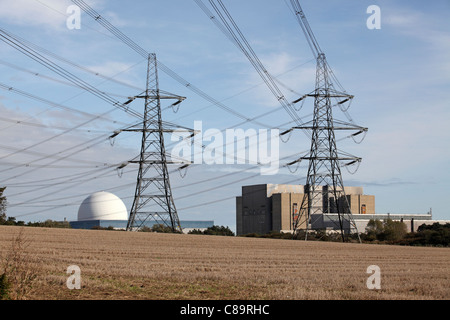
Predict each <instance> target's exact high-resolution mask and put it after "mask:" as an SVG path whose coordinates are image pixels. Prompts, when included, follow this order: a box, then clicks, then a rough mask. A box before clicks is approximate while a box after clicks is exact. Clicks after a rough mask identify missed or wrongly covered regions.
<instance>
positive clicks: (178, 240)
mask: <svg viewBox="0 0 450 320" xmlns="http://www.w3.org/2000/svg"><path fill="white" fill-rule="evenodd" d="M20 234H21V235H20ZM19 235H20V237H21V241H22V243H23V249H22V250H23V253H24V254H23V256H25V257H27V259H28V260H29V261H28V263H31V264H32V265H33V268H34V269H33V270H36V271H35V272H36V275H37V278H36V279H35V280H34V282H33V285H32V290H31V291H29V292H27V294H26V296H25V297H24V298H26V299H36V300H42V299H45V300H53V299H152V300H154V299H195V300H201V299H250V300H254V299H269V300H290V299H295V300H298V299H333V300H334V299H352V300H360V299H434V300H442V299H449V298H450V266H449V262H450V250H449V248H424V247H403V246H388V245H372V244H370V245H369V244H350V243H348V244H347V243H346V244H344V243H329V242H312V241H309V242H305V241H290V240H278V239H257V238H241V237H222V236H204V235H180V234H176V235H172V234H156V233H131V232H120V231H97V230H95V231H94V230H72V229H45V228H31V227H7V226H0V254H1V257H2V264H0V266H1V265H3V264H4V262H5V257H6V256H8V253H10V251H11V245H12V243H13V240H14V239H17V238H18V236H19ZM30 261H31V262H30ZM71 265H76V266H79V267H80V270H81V284H82V285H81V289H79V290H77V289H73V290H69V289H68V288H67V285H66V281H67V279H68V277H69V274H67V268H68V267H69V266H71ZM370 265H377V266H379V268H380V271H381V289H378V290H377V289H373V290H370V289H368V288H367V286H366V280H367V278H368V277H369V276H370V274H368V273H366V272H367V268H368V266H370Z"/></svg>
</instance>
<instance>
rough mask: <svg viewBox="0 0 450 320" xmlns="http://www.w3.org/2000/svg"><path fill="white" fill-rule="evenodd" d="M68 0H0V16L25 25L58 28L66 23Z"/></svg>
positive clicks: (69, 3)
mask: <svg viewBox="0 0 450 320" xmlns="http://www.w3.org/2000/svg"><path fill="white" fill-rule="evenodd" d="M71 4H72V2H71V1H69V0H39V1H38V0H35V1H32V0H14V1H6V0H3V1H1V2H0V18H1V19H2V20H4V21H6V22H9V23H12V24H17V25H25V26H47V27H51V28H53V29H54V28H60V27H61V26H63V25H65V23H66V16H65V15H66V10H67V7H68V6H70V5H71Z"/></svg>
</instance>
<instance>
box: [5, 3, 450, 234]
mask: <svg viewBox="0 0 450 320" xmlns="http://www.w3.org/2000/svg"><path fill="white" fill-rule="evenodd" d="M204 2H205V1H204ZM223 2H224V4H225V5H226V6H227V9H228V11H229V12H230V14H231V15H232V17H233V19H234V20H235V22H236V24H237V25H238V26H239V28H240V30H241V31H242V33H243V34H244V35H245V37H246V39H247V40H248V42H249V43H250V45H251V47H252V49H253V50H254V52H255V53H256V55H257V56H258V58H259V59H260V61H261V62H262V64H263V65H264V67H265V68H266V69H267V70H268V72H269V73H270V74H271V75H272V76H273V77H274V78H275V79H276V83H277V86H278V87H279V89H280V90H281V91H282V92H283V94H284V95H285V97H286V99H287V100H288V101H293V100H296V99H297V98H298V97H300V96H302V95H304V94H307V93H310V92H311V91H313V90H314V84H315V69H316V62H315V57H314V56H313V54H312V52H311V50H310V49H309V47H308V43H307V42H306V39H305V36H304V34H303V32H302V30H301V28H300V26H299V24H298V23H297V21H296V19H295V16H294V15H293V13H292V12H291V9H290V6H289V1H284V0H283V1H282V0H247V1H237V0H224V1H223ZM86 3H88V4H89V5H90V6H91V7H92V8H94V9H95V10H96V11H97V12H99V13H100V14H101V15H102V16H103V17H105V18H106V19H107V20H108V21H110V22H111V23H112V24H113V25H114V26H115V27H117V28H118V29H120V30H121V31H122V32H123V33H124V34H126V35H127V36H128V37H129V38H131V39H132V40H133V41H134V42H135V43H137V44H138V45H139V46H140V47H142V48H144V49H145V50H146V51H147V52H149V53H155V54H156V56H157V58H158V61H160V62H161V63H162V64H163V65H164V66H166V67H167V68H168V70H171V71H172V72H173V74H176V75H177V76H178V77H181V78H182V79H184V80H185V83H183V81H184V80H183V81H178V80H177V78H176V77H174V76H173V74H172V75H171V74H170V73H169V72H166V70H167V69H164V70H161V69H160V70H159V73H158V76H159V85H160V89H161V90H165V91H167V92H170V93H172V94H175V95H179V96H183V97H186V100H185V101H183V102H182V103H181V104H180V105H178V106H177V107H179V109H178V110H176V109H174V108H171V107H170V104H171V102H168V101H163V102H162V117H163V120H164V121H168V122H171V123H175V124H177V125H180V126H184V127H187V128H193V127H194V126H195V123H197V124H198V123H200V122H201V125H202V130H203V133H204V137H203V138H204V141H203V142H204V143H206V144H209V143H212V140H211V141H209V140H207V139H208V135H207V134H205V132H206V131H207V130H210V131H209V132H210V133H214V132H216V133H217V132H219V133H222V136H223V137H225V130H227V129H237V128H240V129H243V130H255V132H258V134H260V133H259V132H260V131H259V130H260V129H271V130H275V129H279V130H280V132H283V131H285V130H288V129H290V128H291V127H292V126H293V123H292V119H291V118H290V117H289V115H288V113H287V112H286V111H285V110H284V109H283V108H282V107H281V105H280V103H279V102H278V101H277V99H276V97H275V96H274V95H273V94H272V93H271V92H270V90H269V88H268V87H267V86H266V85H265V84H264V82H263V79H262V78H261V77H260V76H259V75H258V73H257V72H256V70H255V69H254V68H253V66H252V65H251V64H250V62H249V61H248V59H247V58H246V57H245V56H244V54H243V53H242V52H241V51H239V50H238V49H237V48H236V46H235V45H234V44H233V43H232V42H231V41H230V40H229V39H228V38H227V37H226V36H225V35H224V34H223V33H222V32H221V31H220V30H219V29H218V28H217V27H216V26H215V25H214V24H213V23H212V21H211V19H210V18H209V17H208V16H207V15H206V14H205V13H204V12H203V11H202V10H201V9H200V7H199V6H198V5H197V3H196V2H195V1H193V0H192V1H187V0H170V1H156V0H150V1H141V0H135V1H133V2H130V1H127V2H125V1H119V0H93V1H88V0H86ZM131 3H132V4H131ZM206 3H207V2H205V4H206ZM300 3H301V5H302V7H303V10H304V12H305V14H306V17H307V19H308V21H309V24H310V26H311V28H312V30H313V32H314V34H315V37H316V39H317V41H318V43H319V44H320V47H321V49H322V50H323V52H324V53H325V54H326V57H327V61H328V63H329V65H330V67H331V68H332V70H333V72H334V74H335V75H336V77H337V79H339V82H340V83H341V85H342V86H343V87H344V88H345V90H346V92H348V93H349V94H351V95H354V96H355V98H354V99H353V101H352V103H351V105H350V108H349V109H348V113H349V114H350V116H351V119H352V120H353V121H354V122H355V123H356V124H358V125H360V126H363V127H367V128H368V129H369V130H368V133H367V135H366V136H365V137H364V139H363V140H362V141H360V140H361V139H360V138H362V137H360V136H358V139H357V141H356V142H357V143H355V141H353V140H352V139H349V138H346V137H345V134H344V135H342V134H341V133H339V134H340V136H339V137H338V148H339V150H342V151H345V152H348V153H350V154H352V155H355V156H358V157H361V158H362V162H361V164H360V166H359V167H358V168H356V167H345V168H343V169H342V172H343V180H344V184H345V185H349V186H363V187H364V192H365V194H371V195H375V197H376V198H375V199H376V213H416V214H424V213H427V212H429V211H430V209H432V213H433V218H434V219H437V220H448V219H450V212H449V210H448V204H447V202H448V201H447V193H448V190H450V182H449V181H450V179H449V178H450V173H449V172H450V171H449V170H448V168H447V166H448V164H449V163H450V151H449V148H448V147H449V142H450V130H449V129H448V122H449V120H450V108H449V105H450V97H449V95H448V92H449V88H450V20H449V19H448V14H449V13H450V2H448V1H447V0H433V1H431V2H424V1H405V0H403V1H400V0H390V1H387V0H386V1H377V0H371V1H366V0H358V1H357V0H323V1H320V2H318V1H312V0H305V1H301V2H300ZM72 5H73V3H72V2H71V1H69V0H14V1H12V0H0V26H1V28H2V30H3V31H6V32H8V33H10V34H13V35H14V36H16V37H19V38H21V39H24V40H26V41H28V42H29V43H32V44H34V45H37V46H39V47H40V48H42V49H45V50H46V51H45V52H46V56H47V57H48V58H49V59H50V60H52V61H54V62H56V63H57V64H58V65H59V66H61V67H63V68H64V69H65V70H67V71H69V72H71V74H74V75H76V76H77V77H78V78H79V79H82V80H83V81H85V82H87V83H89V84H90V85H91V86H93V87H95V88H97V89H98V90H100V91H101V92H104V93H105V94H107V95H108V96H109V97H111V98H113V99H115V100H116V101H119V102H125V101H127V100H128V97H133V96H136V95H139V94H140V93H142V91H144V90H145V81H146V67H147V61H146V59H144V58H143V57H142V56H140V55H139V54H137V53H136V52H135V51H134V50H132V49H130V47H128V46H127V45H125V44H124V43H123V42H121V41H119V40H118V39H117V38H115V37H114V36H113V35H111V34H110V33H109V32H108V31H107V30H106V29H104V28H103V27H102V26H101V25H99V24H98V23H97V22H95V21H94V20H93V19H92V18H91V17H90V16H88V15H87V14H85V13H84V12H82V11H81V15H80V20H79V22H80V24H79V27H80V28H69V27H68V20H69V22H71V21H72V22H73V21H75V20H73V19H72V18H73V17H74V16H72V14H73V13H74V12H73V11H71V10H68V8H70V6H72ZM371 5H376V6H378V7H379V9H380V16H379V17H380V19H379V21H380V27H381V28H379V29H370V28H368V25H367V21H368V19H370V18H371V16H372V14H373V12H371V11H370V12H369V13H368V12H367V9H368V7H369V6H371ZM69 26H70V24H69ZM40 52H42V51H40ZM49 54H51V55H49ZM56 57H58V58H59V60H57V59H56ZM61 58H62V59H63V60H62V59H61ZM76 66H79V67H76ZM80 67H81V68H80ZM178 79H179V78H178ZM186 83H189V84H190V86H187V85H186ZM192 87H195V88H198V89H199V90H201V91H202V92H204V93H206V95H207V96H208V97H211V98H212V99H213V101H218V102H220V104H218V103H212V102H211V99H210V100H207V99H205V98H204V97H202V96H201V95H199V94H198V93H197V92H195V91H194V90H192ZM129 106H130V108H132V109H133V110H135V111H136V112H139V113H142V112H143V108H144V105H143V101H142V100H140V99H136V100H135V101H133V103H131V104H130V105H129ZM298 106H300V105H298ZM301 106H302V108H301V109H300V110H299V111H298V115H299V116H300V117H301V118H302V119H303V120H304V121H305V122H306V121H310V120H311V119H312V112H313V101H312V100H308V99H306V101H305V103H304V104H302V105H301ZM333 112H334V114H333V115H334V117H335V119H339V120H348V118H346V115H345V114H344V113H343V112H342V111H340V110H339V109H335V110H334V111H333ZM263 114H266V115H265V116H260V115H263ZM242 116H244V118H245V119H252V118H254V117H257V116H260V117H258V118H257V120H258V121H253V122H252V121H245V120H243V119H242ZM136 121H137V119H136V118H134V117H132V116H130V115H129V114H127V113H125V112H124V111H123V110H119V109H118V108H115V107H114V106H113V105H112V104H111V103H108V102H106V101H105V100H102V99H99V98H98V97H96V96H94V95H93V94H91V93H89V92H87V91H86V90H83V89H81V88H79V87H75V86H73V85H70V83H69V84H68V83H67V80H65V79H63V78H62V77H61V76H60V75H58V74H56V73H55V72H53V71H51V70H49V69H48V68H46V67H44V66H43V65H42V64H39V63H37V62H36V61H34V60H33V59H31V58H30V57H28V56H26V55H24V54H22V53H20V52H19V51H18V50H16V49H14V48H12V47H11V46H8V45H7V44H6V43H5V42H0V137H1V139H0V185H1V186H6V187H7V189H6V192H5V196H6V197H7V199H8V209H7V210H8V211H7V214H8V216H15V217H16V219H17V220H23V221H43V220H46V219H52V220H63V219H64V218H65V219H67V220H69V221H72V220H76V217H77V212H78V207H79V205H80V204H81V202H82V201H83V200H84V199H85V198H86V197H87V196H89V195H90V194H92V193H94V192H97V191H108V192H111V193H114V194H115V195H117V196H119V197H120V198H121V199H122V200H123V201H124V203H125V205H126V206H127V208H128V210H129V208H130V206H131V203H132V200H133V195H134V189H135V184H136V176H137V167H136V165H133V164H129V165H127V166H126V167H125V168H123V170H121V171H118V170H116V169H117V167H118V166H119V165H120V164H122V163H126V162H127V161H129V160H132V159H134V158H135V157H136V156H138V155H139V149H140V139H141V137H140V136H139V134H138V133H123V132H122V133H121V134H120V135H118V136H117V137H116V138H115V139H114V140H110V139H108V137H109V136H110V135H112V133H114V131H116V130H119V129H121V128H124V127H126V126H127V125H132V124H135V123H136ZM269 132H270V131H269ZM274 132H275V131H274ZM261 136H262V135H261V134H260V137H261ZM284 138H286V139H284V140H287V138H289V139H288V141H286V142H283V141H279V158H280V161H279V164H280V169H279V170H278V172H277V174H273V175H268V174H262V171H261V166H258V165H255V164H252V163H249V162H248V161H247V162H246V163H244V164H239V163H237V160H236V161H235V163H232V164H208V163H202V164H198V163H197V164H194V165H191V166H189V167H188V169H187V171H184V170H181V171H180V170H177V169H178V168H179V165H170V166H169V172H170V182H171V186H172V191H173V196H174V200H175V205H176V207H177V210H178V215H179V218H180V220H214V223H215V224H216V225H226V226H229V227H230V228H232V229H233V230H234V229H235V223H236V222H235V197H236V196H239V195H240V194H241V187H242V186H244V185H253V184H263V183H281V184H283V183H289V184H304V183H305V181H306V174H307V163H306V162H301V163H299V164H298V165H297V164H295V165H292V166H290V167H286V166H285V164H286V163H289V162H291V161H293V160H295V159H297V158H299V156H300V155H304V153H305V152H307V151H308V150H309V148H310V141H309V139H308V137H307V136H306V135H305V134H304V132H301V131H300V130H294V131H293V132H292V133H291V134H290V135H286V136H285V137H284ZM165 144H166V150H167V151H168V152H169V153H170V152H172V151H173V150H174V147H175V146H176V145H177V140H176V139H175V137H174V136H173V135H171V134H170V133H168V134H166V136H165ZM270 150H272V149H270ZM274 150H275V148H274ZM204 156H205V154H204ZM244 160H245V159H244ZM247 160H248V158H247ZM347 169H348V170H347ZM356 169H358V170H357V171H356V172H354V171H355V170H356Z"/></svg>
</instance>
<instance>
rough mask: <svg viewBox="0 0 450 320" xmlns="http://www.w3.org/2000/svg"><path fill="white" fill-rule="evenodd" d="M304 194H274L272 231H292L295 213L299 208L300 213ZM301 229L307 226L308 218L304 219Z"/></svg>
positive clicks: (300, 224) (300, 225)
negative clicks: (295, 209)
mask: <svg viewBox="0 0 450 320" xmlns="http://www.w3.org/2000/svg"><path fill="white" fill-rule="evenodd" d="M303 197H304V194H303V193H274V194H272V229H273V231H277V232H279V231H281V230H292V226H293V223H294V221H293V212H294V208H295V207H296V208H297V213H299V212H300V207H301V205H302V201H303ZM302 220H303V221H301V222H300V223H299V226H298V227H299V228H304V227H305V226H306V224H305V221H306V217H302Z"/></svg>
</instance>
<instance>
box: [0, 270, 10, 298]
mask: <svg viewBox="0 0 450 320" xmlns="http://www.w3.org/2000/svg"><path fill="white" fill-rule="evenodd" d="M10 287H11V284H10V283H9V281H8V278H7V276H6V273H4V274H2V275H1V276H0V300H8V299H9V289H10Z"/></svg>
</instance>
